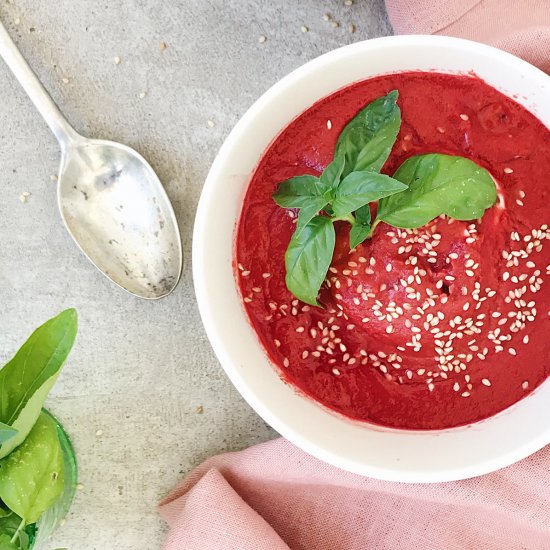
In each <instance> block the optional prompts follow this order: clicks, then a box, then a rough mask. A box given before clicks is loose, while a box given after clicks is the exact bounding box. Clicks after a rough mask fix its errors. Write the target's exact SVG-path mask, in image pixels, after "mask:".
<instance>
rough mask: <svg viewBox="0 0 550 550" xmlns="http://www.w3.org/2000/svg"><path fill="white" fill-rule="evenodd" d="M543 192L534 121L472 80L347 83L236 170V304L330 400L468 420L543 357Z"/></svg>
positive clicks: (286, 364) (435, 76) (361, 411)
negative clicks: (241, 177)
mask: <svg viewBox="0 0 550 550" xmlns="http://www.w3.org/2000/svg"><path fill="white" fill-rule="evenodd" d="M366 106H368V107H366ZM369 109H370V110H369ZM358 113H360V114H359V115H358ZM350 121H352V122H350ZM361 124H363V127H360V126H361ZM354 126H355V127H354ZM344 142H345V143H344ZM365 144H366V145H367V146H366V147H365ZM362 148H363V149H362ZM321 174H323V175H322V176H321V177H320V178H319V176H320V175H321ZM305 175H309V177H304V176H305ZM489 175H490V176H489ZM311 176H313V178H312V177H311ZM282 182H285V183H282ZM289 182H290V183H289ZM400 182H401V183H400ZM344 188H345V189H344ZM277 194H278V195H277ZM304 196H305V199H304V198H303V197H304ZM274 198H275V199H276V200H277V201H278V203H276V202H275V201H274ZM302 199H303V202H300V201H301V200H302ZM549 199H550V131H549V130H548V128H546V127H545V126H544V125H543V124H542V123H541V122H540V121H539V120H538V119H537V118H536V117H535V116H534V115H533V114H531V113H530V112H529V111H527V110H526V109H525V108H524V107H522V106H521V105H519V104H518V103H516V102H515V101H514V100H512V99H510V98H509V97H507V96H505V95H503V94H501V93H500V92H498V91H497V90H495V89H494V88H492V87H491V86H489V85H488V84H486V83H485V82H483V81H482V80H481V79H479V78H477V77H475V76H459V75H448V74H439V73H421V72H410V73H399V74H394V75H387V76H382V77H377V78H373V79H370V80H367V81H363V82H360V83H356V84H353V85H351V86H349V87H347V88H345V89H343V90H341V91H338V92H336V93H334V94H332V95H331V96H329V97H327V98H325V99H323V100H321V101H319V102H318V103H316V104H315V105H313V106H312V107H311V108H309V109H308V110H307V111H305V112H304V113H303V114H302V115H300V116H299V117H298V118H297V119H295V120H294V121H293V122H292V123H291V124H289V126H288V127H287V128H286V129H285V130H284V131H283V132H282V133H281V134H280V135H279V136H278V137H277V138H276V139H275V141H274V142H273V143H272V145H271V146H270V147H269V149H268V150H267V151H266V153H265V154H264V155H263V158H262V159H261V162H260V163H259V165H258V167H257V169H256V171H255V173H254V175H253V177H252V180H251V182H250V184H249V188H248V191H247V194H246V197H245V200H244V205H243V209H242V214H241V219H240V222H239V226H238V231H237V242H236V264H237V266H238V267H237V273H238V281H239V285H240V289H241V293H242V296H243V300H244V305H245V309H246V311H247V314H248V316H249V318H250V321H251V323H252V325H253V327H254V329H255V331H256V333H257V334H258V336H259V338H260V340H261V342H262V344H263V346H264V348H265V349H266V351H267V353H268V354H269V356H270V358H271V360H272V361H273V362H274V363H275V364H276V366H277V367H278V368H279V370H280V372H281V375H282V377H283V378H284V380H285V381H287V382H288V383H290V384H292V385H293V386H295V387H296V388H298V389H299V390H300V391H301V392H303V393H305V394H306V395H308V396H310V397H311V398H313V399H315V400H316V401H318V402H320V403H321V404H323V405H325V406H327V407H329V408H330V409H332V410H334V411H337V412H339V413H342V414H344V415H346V416H348V417H351V418H354V419H359V420H364V421H369V422H373V423H376V424H381V425H385V426H391V427H396V428H405V429H441V428H450V427H453V426H459V425H464V424H467V423H471V422H475V421H478V420H481V419H484V418H486V417H489V416H491V415H494V414H496V413H498V412H499V411H502V410H503V409H505V408H506V407H508V406H510V405H512V404H513V403H515V402H517V401H518V400H520V399H522V398H523V397H525V396H526V395H528V394H529V393H530V392H531V391H532V390H533V389H534V388H536V387H537V386H538V385H539V384H541V383H542V382H543V381H544V380H545V379H546V378H547V377H548V375H549V374H550V367H548V366H547V358H548V355H549V351H550V338H549V337H548V334H549V333H550V317H549V314H550V312H549V307H550V294H549V290H548V283H547V282H546V279H547V277H548V274H549V270H550V265H549V264H550V242H549V239H550V229H549V227H548V223H549V222H550V200H549ZM285 200H286V201H287V202H286V203H285ZM281 205H282V206H286V208H282V207H281ZM292 205H294V206H296V208H291V207H289V206H292ZM468 214H471V216H470V217H469V216H468ZM299 218H300V219H299ZM350 233H351V235H350ZM306 241H307V242H306ZM308 247H309V248H308ZM287 249H288V250H287ZM327 251H328V252H327ZM285 254H286V267H285ZM304 258H305V259H304ZM300 262H302V263H300ZM304 262H305V263H304ZM308 262H309V263H308ZM296 266H298V267H297V268H296V269H298V268H300V269H298V271H296V273H294V272H292V273H291V270H292V269H294V268H295V267H296ZM317 292H318V294H317ZM297 296H298V297H297ZM299 298H300V299H299Z"/></svg>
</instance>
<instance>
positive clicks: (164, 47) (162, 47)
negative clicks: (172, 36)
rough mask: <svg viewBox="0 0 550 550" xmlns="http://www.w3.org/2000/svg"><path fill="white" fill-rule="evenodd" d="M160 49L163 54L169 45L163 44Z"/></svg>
mask: <svg viewBox="0 0 550 550" xmlns="http://www.w3.org/2000/svg"><path fill="white" fill-rule="evenodd" d="M159 47H160V51H161V52H163V51H164V50H165V49H166V48H167V47H168V44H167V43H166V42H161V43H160V46H159Z"/></svg>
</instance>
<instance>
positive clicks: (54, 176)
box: [50, 174, 57, 183]
mask: <svg viewBox="0 0 550 550" xmlns="http://www.w3.org/2000/svg"><path fill="white" fill-rule="evenodd" d="M50 181H53V182H54V183H57V174H52V175H51V176H50Z"/></svg>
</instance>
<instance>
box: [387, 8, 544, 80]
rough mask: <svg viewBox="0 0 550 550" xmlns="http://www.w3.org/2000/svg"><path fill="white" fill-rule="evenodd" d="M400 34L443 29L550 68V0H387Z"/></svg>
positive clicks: (443, 31)
mask: <svg viewBox="0 0 550 550" xmlns="http://www.w3.org/2000/svg"><path fill="white" fill-rule="evenodd" d="M386 8H387V10H388V15H389V17H390V21H391V23H392V25H393V29H394V31H395V34H444V35H447V36H458V37H461V38H467V39H469V40H477V41H478V42H484V43H486V44H490V45H491V46H496V47H497V48H501V49H502V50H506V51H509V52H511V53H513V54H515V55H517V56H519V57H522V58H523V59H525V60H527V61H529V63H532V64H533V65H536V66H537V67H539V68H540V69H542V70H543V71H546V72H547V73H550V2H549V0H386Z"/></svg>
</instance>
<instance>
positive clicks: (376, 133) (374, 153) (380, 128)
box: [335, 90, 401, 177]
mask: <svg viewBox="0 0 550 550" xmlns="http://www.w3.org/2000/svg"><path fill="white" fill-rule="evenodd" d="M398 96H399V93H398V92H397V90H393V91H392V92H390V93H389V94H388V95H386V96H384V97H380V98H378V99H376V100H375V101H373V102H372V103H369V104H368V105H367V106H366V107H365V108H364V109H362V110H361V111H360V112H359V114H358V115H356V116H355V117H354V118H353V119H352V120H351V122H349V123H348V124H347V125H346V127H345V128H344V129H343V130H342V133H341V134H340V137H339V138H338V142H337V143H336V152H335V156H340V155H342V156H344V158H345V168H344V171H343V173H342V177H345V176H347V175H348V174H349V173H351V172H358V171H365V170H369V171H371V172H379V171H380V170H381V168H382V166H384V163H385V162H386V160H387V159H388V156H389V154H390V151H391V149H392V147H393V144H394V143H395V140H396V139H397V134H398V133H399V128H400V127H401V111H400V109H399V107H398V106H397V103H396V102H397V98H398Z"/></svg>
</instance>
